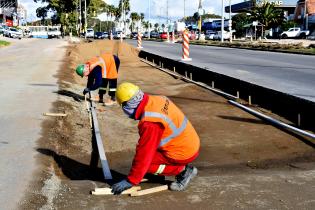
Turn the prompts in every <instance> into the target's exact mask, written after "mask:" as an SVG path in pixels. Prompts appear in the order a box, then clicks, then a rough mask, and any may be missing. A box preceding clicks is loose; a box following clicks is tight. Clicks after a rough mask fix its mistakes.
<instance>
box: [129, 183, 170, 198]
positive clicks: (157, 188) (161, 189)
mask: <svg viewBox="0 0 315 210" xmlns="http://www.w3.org/2000/svg"><path fill="white" fill-rule="evenodd" d="M164 190H168V186H167V185H163V186H159V187H153V188H150V189H146V190H140V191H136V192H133V193H131V194H130V195H131V196H132V197H133V196H142V195H148V194H152V193H156V192H161V191H164Z"/></svg>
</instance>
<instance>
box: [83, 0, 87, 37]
mask: <svg viewBox="0 0 315 210" xmlns="http://www.w3.org/2000/svg"><path fill="white" fill-rule="evenodd" d="M86 28H87V19H86V0H84V34H85V35H84V38H85V39H86Z"/></svg>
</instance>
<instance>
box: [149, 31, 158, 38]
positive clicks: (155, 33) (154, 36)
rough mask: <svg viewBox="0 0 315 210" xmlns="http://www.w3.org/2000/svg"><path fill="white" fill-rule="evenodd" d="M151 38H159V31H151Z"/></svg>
mask: <svg viewBox="0 0 315 210" xmlns="http://www.w3.org/2000/svg"><path fill="white" fill-rule="evenodd" d="M150 36H151V38H155V39H156V38H159V33H158V32H156V31H151V34H150Z"/></svg>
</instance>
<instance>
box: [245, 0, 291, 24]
mask: <svg viewBox="0 0 315 210" xmlns="http://www.w3.org/2000/svg"><path fill="white" fill-rule="evenodd" d="M250 14H251V20H252V21H258V22H260V23H261V24H263V25H264V27H265V29H270V28H273V27H277V26H279V25H281V24H282V23H283V22H284V20H285V18H284V12H283V10H282V9H279V8H276V7H275V3H270V2H267V1H263V2H262V3H261V5H258V6H256V7H255V8H254V9H253V10H252V11H250Z"/></svg>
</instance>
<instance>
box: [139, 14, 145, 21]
mask: <svg viewBox="0 0 315 210" xmlns="http://www.w3.org/2000/svg"><path fill="white" fill-rule="evenodd" d="M143 20H144V13H140V21H141V22H142V21H143Z"/></svg>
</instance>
